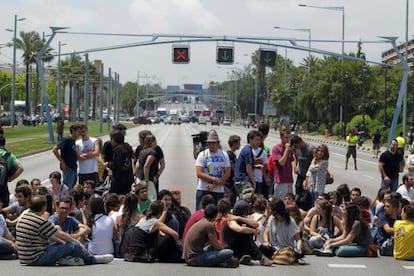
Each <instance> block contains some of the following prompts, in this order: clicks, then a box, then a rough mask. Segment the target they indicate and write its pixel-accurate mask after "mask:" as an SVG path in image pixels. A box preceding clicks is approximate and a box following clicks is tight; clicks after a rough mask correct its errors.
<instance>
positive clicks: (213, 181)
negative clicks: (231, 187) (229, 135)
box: [196, 130, 231, 210]
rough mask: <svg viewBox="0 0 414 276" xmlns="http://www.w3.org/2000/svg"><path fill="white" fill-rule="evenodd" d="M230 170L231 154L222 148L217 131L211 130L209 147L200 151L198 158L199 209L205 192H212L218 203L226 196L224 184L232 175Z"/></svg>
mask: <svg viewBox="0 0 414 276" xmlns="http://www.w3.org/2000/svg"><path fill="white" fill-rule="evenodd" d="M230 170H231V168H230V159H229V156H228V155H227V153H226V152H224V151H222V150H221V149H220V139H219V136H218V134H217V132H216V131H215V130H210V131H209V133H208V136H207V149H206V150H204V151H202V152H200V153H199V154H198V156H197V160H196V175H197V177H198V184H197V192H196V209H197V210H198V209H200V202H201V198H202V197H203V195H205V194H211V195H212V196H213V197H214V200H215V202H216V203H217V202H218V201H219V200H220V199H221V198H223V197H224V184H225V183H226V180H227V178H229V176H230Z"/></svg>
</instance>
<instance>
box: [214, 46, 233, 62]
mask: <svg viewBox="0 0 414 276" xmlns="http://www.w3.org/2000/svg"><path fill="white" fill-rule="evenodd" d="M216 61H217V63H218V64H233V63H234V48H233V47H220V46H219V47H217V55H216Z"/></svg>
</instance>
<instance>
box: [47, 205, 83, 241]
mask: <svg viewBox="0 0 414 276" xmlns="http://www.w3.org/2000/svg"><path fill="white" fill-rule="evenodd" d="M71 205H72V199H71V198H70V197H64V198H62V199H61V200H60V201H59V203H58V209H57V211H56V214H53V215H52V216H51V217H50V218H49V221H50V222H52V223H53V224H54V225H55V226H56V228H57V229H60V230H62V231H63V232H65V233H68V234H69V235H70V236H71V237H72V238H74V239H76V240H79V241H82V242H84V241H85V240H86V236H87V235H88V234H89V233H90V228H89V227H88V226H87V225H85V224H82V223H80V222H79V221H78V220H77V219H75V218H74V217H71V216H69V213H70V212H71Z"/></svg>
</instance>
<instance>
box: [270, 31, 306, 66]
mask: <svg viewBox="0 0 414 276" xmlns="http://www.w3.org/2000/svg"><path fill="white" fill-rule="evenodd" d="M273 28H274V29H278V30H288V31H298V32H307V33H308V40H309V42H308V48H309V53H308V58H309V59H310V56H311V51H310V49H311V48H312V47H311V46H312V30H311V29H310V28H286V27H279V26H274V27H273ZM309 70H310V68H309Z"/></svg>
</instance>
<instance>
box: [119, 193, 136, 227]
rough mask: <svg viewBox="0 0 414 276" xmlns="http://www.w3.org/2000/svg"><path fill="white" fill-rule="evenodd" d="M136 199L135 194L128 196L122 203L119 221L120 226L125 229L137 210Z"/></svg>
mask: <svg viewBox="0 0 414 276" xmlns="http://www.w3.org/2000/svg"><path fill="white" fill-rule="evenodd" d="M137 205H138V197H137V196H136V195H135V194H128V195H127V196H126V198H125V201H124V208H123V214H122V219H121V224H122V225H123V226H125V227H128V224H129V221H130V220H131V217H132V215H133V214H134V212H135V211H136V210H137Z"/></svg>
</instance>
